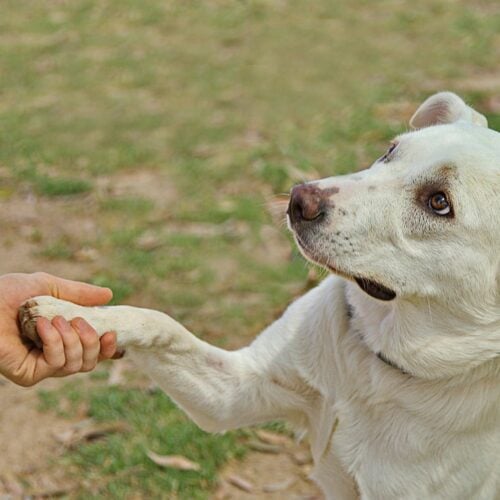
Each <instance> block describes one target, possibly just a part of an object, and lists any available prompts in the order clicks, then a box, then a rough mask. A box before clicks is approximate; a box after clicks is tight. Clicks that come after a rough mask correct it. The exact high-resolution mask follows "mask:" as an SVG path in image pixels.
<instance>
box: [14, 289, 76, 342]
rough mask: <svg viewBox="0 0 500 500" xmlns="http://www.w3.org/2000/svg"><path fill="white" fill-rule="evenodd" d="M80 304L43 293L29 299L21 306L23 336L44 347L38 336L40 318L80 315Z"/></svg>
mask: <svg viewBox="0 0 500 500" xmlns="http://www.w3.org/2000/svg"><path fill="white" fill-rule="evenodd" d="M78 312H79V310H78V306H76V305H75V304H71V303H69V302H66V301H64V300H60V299H56V298H55V297H50V296H46V295H42V296H40V297H34V298H32V299H28V300H27V301H26V302H25V303H24V304H22V305H21V307H19V311H18V318H19V326H20V327H21V333H22V335H23V336H25V337H27V338H28V339H30V340H31V341H32V342H34V343H35V345H36V346H37V347H42V341H41V339H40V337H39V336H38V333H37V329H36V321H37V319H38V318H42V317H43V318H47V319H48V320H52V319H53V318H54V317H55V316H62V317H64V318H65V319H67V320H70V319H72V318H74V317H76V316H78Z"/></svg>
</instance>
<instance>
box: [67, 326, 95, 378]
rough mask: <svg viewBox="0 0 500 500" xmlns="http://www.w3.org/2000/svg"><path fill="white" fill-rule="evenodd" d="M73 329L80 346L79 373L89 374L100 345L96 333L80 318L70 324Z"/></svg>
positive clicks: (93, 366)
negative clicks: (80, 362)
mask: <svg viewBox="0 0 500 500" xmlns="http://www.w3.org/2000/svg"><path fill="white" fill-rule="evenodd" d="M70 324H71V326H72V327H73V329H74V330H75V331H76V332H77V334H78V336H79V337H80V342H81V344H82V348H83V352H82V366H81V368H80V371H81V372H89V371H91V370H93V369H94V368H95V366H96V365H97V360H98V358H99V351H100V344H99V336H98V335H97V332H96V331H95V330H94V329H93V328H92V327H91V326H90V325H89V324H88V323H87V322H86V321H85V320H84V319H82V318H75V319H73V320H71V322H70Z"/></svg>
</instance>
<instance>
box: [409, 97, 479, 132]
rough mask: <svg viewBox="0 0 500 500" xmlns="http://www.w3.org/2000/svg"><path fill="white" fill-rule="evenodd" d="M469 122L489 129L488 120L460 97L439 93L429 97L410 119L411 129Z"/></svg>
mask: <svg viewBox="0 0 500 500" xmlns="http://www.w3.org/2000/svg"><path fill="white" fill-rule="evenodd" d="M458 121H467V122H469V123H475V124H476V125H480V126H481V127H487V126H488V121H487V120H486V118H485V117H484V116H483V115H482V114H480V113H478V112H477V111H474V110H473V109H472V108H471V107H470V106H467V104H465V102H464V101H462V99H460V97H458V96H457V95H456V94H454V93H453V92H439V93H438V94H434V95H432V96H431V97H429V98H428V99H427V100H426V101H424V102H423V103H422V104H421V105H420V107H419V108H418V109H417V111H415V114H414V115H413V116H412V117H411V119H410V127H412V128H424V127H430V126H431V125H439V124H442V123H454V122H458Z"/></svg>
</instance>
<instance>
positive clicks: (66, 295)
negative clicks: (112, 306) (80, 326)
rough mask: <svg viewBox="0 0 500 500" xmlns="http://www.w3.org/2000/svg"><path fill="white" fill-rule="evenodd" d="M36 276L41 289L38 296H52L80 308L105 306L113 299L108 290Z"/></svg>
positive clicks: (49, 275) (53, 277)
mask: <svg viewBox="0 0 500 500" xmlns="http://www.w3.org/2000/svg"><path fill="white" fill-rule="evenodd" d="M36 276H37V279H38V280H39V282H40V284H41V288H42V290H40V291H39V293H38V295H52V296H53V297H56V298H58V299H64V300H68V301H70V302H74V303H76V304H80V305H82V306H97V305H101V304H106V303H107V302H109V301H110V300H111V298H112V297H113V292H112V291H111V290H110V289H109V288H104V287H100V286H95V285H89V284H87V283H81V282H79V281H71V280H66V279H64V278H59V277H57V276H52V275H51V274H47V273H36Z"/></svg>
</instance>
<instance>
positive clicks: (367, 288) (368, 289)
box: [294, 232, 396, 301]
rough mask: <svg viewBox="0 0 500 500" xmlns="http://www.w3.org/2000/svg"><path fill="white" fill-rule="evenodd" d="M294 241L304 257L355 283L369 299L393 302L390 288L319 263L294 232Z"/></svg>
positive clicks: (328, 264)
mask: <svg viewBox="0 0 500 500" xmlns="http://www.w3.org/2000/svg"><path fill="white" fill-rule="evenodd" d="M294 236H295V239H296V241H297V244H298V246H299V248H300V249H301V250H302V251H303V253H304V254H305V256H306V257H308V258H309V259H311V260H312V261H314V262H316V263H317V264H320V265H322V266H325V267H326V268H327V269H328V270H330V271H331V272H332V273H335V274H338V275H339V276H342V277H343V278H346V279H348V280H351V281H354V282H356V283H357V285H358V286H359V288H361V290H363V292H365V293H367V294H368V295H369V296H370V297H373V298H375V299H378V300H383V301H389V300H393V299H394V298H396V292H395V291H394V290H392V289H391V288H389V287H387V286H385V285H382V284H381V283H379V282H377V281H374V280H371V279H368V278H363V277H361V276H355V275H352V274H348V273H346V272H344V271H341V270H339V269H337V268H336V267H334V266H332V265H331V264H330V263H325V262H321V261H320V260H319V259H317V258H316V257H315V256H314V253H313V252H311V251H310V250H309V248H308V247H307V245H306V244H305V243H304V242H303V241H302V240H301V239H300V236H299V235H298V234H297V233H296V232H294Z"/></svg>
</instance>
